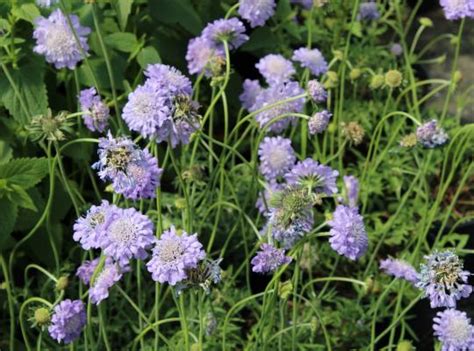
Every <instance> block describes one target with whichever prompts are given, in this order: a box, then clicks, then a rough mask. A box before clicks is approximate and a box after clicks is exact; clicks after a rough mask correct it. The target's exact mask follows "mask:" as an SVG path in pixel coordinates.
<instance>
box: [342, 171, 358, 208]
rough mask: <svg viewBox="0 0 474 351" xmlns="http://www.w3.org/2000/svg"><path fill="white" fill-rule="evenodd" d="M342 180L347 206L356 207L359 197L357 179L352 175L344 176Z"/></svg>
mask: <svg viewBox="0 0 474 351" xmlns="http://www.w3.org/2000/svg"><path fill="white" fill-rule="evenodd" d="M343 180H344V186H345V188H346V195H347V200H348V203H349V206H350V207H356V206H357V200H358V198H359V180H358V179H357V178H356V177H354V176H344V177H343Z"/></svg>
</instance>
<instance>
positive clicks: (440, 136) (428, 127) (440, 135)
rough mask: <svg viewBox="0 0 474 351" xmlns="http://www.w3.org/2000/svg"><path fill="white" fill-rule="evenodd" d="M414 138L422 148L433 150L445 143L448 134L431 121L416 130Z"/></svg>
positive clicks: (435, 122)
mask: <svg viewBox="0 0 474 351" xmlns="http://www.w3.org/2000/svg"><path fill="white" fill-rule="evenodd" d="M416 138H417V140H418V142H419V143H420V144H421V145H423V146H424V147H427V148H434V147H436V146H440V145H443V144H444V143H446V141H447V140H448V134H446V132H445V131H444V129H443V128H441V127H439V126H438V122H437V121H436V120H434V119H433V120H431V121H429V122H426V123H424V124H422V125H421V126H419V127H418V128H417V129H416Z"/></svg>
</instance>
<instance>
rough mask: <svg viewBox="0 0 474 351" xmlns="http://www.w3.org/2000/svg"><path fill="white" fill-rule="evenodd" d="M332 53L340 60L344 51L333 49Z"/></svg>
mask: <svg viewBox="0 0 474 351" xmlns="http://www.w3.org/2000/svg"><path fill="white" fill-rule="evenodd" d="M332 53H333V54H334V57H335V58H336V59H337V60H340V61H342V60H343V59H344V53H343V52H342V51H341V50H334V51H333V52H332Z"/></svg>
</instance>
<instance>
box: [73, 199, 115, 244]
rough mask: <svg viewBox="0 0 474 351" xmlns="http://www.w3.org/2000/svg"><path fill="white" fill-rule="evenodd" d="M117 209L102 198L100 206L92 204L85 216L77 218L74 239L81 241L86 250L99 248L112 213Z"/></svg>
mask: <svg viewBox="0 0 474 351" xmlns="http://www.w3.org/2000/svg"><path fill="white" fill-rule="evenodd" d="M116 209H117V207H116V206H114V205H111V204H109V202H108V201H107V200H102V203H101V204H100V205H99V206H92V207H91V208H90V209H89V211H87V214H86V216H85V217H80V218H78V219H77V220H76V223H75V224H74V227H73V230H74V234H73V239H74V240H75V241H78V242H80V243H81V246H82V248H83V249H84V250H89V249H97V248H99V247H100V245H101V242H102V240H103V238H104V236H105V232H106V230H107V226H108V224H109V222H110V218H111V214H112V213H113V212H114V211H115V210H116Z"/></svg>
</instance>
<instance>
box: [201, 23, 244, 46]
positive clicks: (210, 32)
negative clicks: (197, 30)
mask: <svg viewBox="0 0 474 351" xmlns="http://www.w3.org/2000/svg"><path fill="white" fill-rule="evenodd" d="M202 36H203V37H204V38H206V39H207V40H209V42H211V43H212V45H213V46H214V47H215V48H216V49H220V50H223V49H224V45H223V43H222V42H223V41H227V43H228V44H229V48H230V49H237V48H238V47H239V46H241V45H242V44H243V43H245V42H246V41H247V40H248V39H249V37H248V36H247V35H246V34H245V26H244V24H243V23H242V22H241V21H240V20H239V19H238V18H235V17H233V18H230V19H223V18H222V19H218V20H215V21H214V22H212V23H209V24H208V25H207V26H206V28H204V29H203V31H202Z"/></svg>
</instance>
